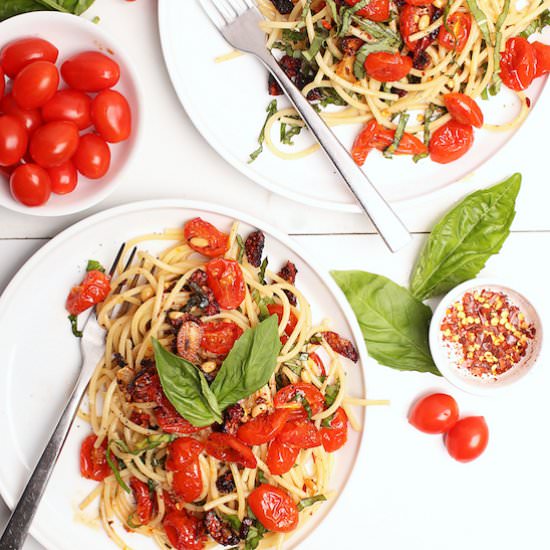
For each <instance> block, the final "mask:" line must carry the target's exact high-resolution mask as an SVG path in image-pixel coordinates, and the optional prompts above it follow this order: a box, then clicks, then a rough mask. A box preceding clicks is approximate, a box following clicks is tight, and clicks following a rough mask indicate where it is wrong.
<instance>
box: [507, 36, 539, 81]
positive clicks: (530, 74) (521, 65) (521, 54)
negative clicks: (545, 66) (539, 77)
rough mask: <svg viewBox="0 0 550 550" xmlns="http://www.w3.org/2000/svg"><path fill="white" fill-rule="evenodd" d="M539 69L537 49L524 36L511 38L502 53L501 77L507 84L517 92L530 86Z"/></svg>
mask: <svg viewBox="0 0 550 550" xmlns="http://www.w3.org/2000/svg"><path fill="white" fill-rule="evenodd" d="M536 69H537V58H536V55H535V49H534V48H533V46H532V45H531V44H530V43H529V42H528V41H527V39H525V38H523V37H522V36H516V37H514V38H509V39H508V40H507V41H506V48H505V50H504V51H503V52H502V53H501V54H500V78H502V82H503V84H504V85H505V86H507V87H508V88H510V89H511V90H515V91H516V92H518V91H520V90H525V88H528V87H529V85H530V84H531V82H533V79H534V78H535V72H536Z"/></svg>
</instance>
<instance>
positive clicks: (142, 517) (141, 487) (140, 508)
mask: <svg viewBox="0 0 550 550" xmlns="http://www.w3.org/2000/svg"><path fill="white" fill-rule="evenodd" d="M130 488H131V489H132V493H133V494H134V499H135V501H136V511H135V512H134V513H133V514H132V520H133V523H137V524H138V525H147V524H148V523H149V522H150V521H151V519H152V518H153V511H154V506H155V501H154V500H153V496H152V495H151V492H150V491H149V486H148V485H147V483H143V481H141V480H140V479H138V478H137V477H132V478H130Z"/></svg>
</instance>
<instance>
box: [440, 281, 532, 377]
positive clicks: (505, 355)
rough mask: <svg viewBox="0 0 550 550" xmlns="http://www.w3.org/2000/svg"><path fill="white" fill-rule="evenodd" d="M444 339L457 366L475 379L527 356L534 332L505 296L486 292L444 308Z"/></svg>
mask: <svg viewBox="0 0 550 550" xmlns="http://www.w3.org/2000/svg"><path fill="white" fill-rule="evenodd" d="M441 332H442V334H443V340H445V341H447V342H449V343H451V345H452V347H453V348H454V349H455V350H456V351H457V353H458V356H459V366H461V367H463V368H466V369H467V370H468V371H469V372H470V373H471V374H473V375H474V376H478V377H486V376H493V377H496V376H498V375H500V374H503V373H505V372H506V371H508V370H510V369H511V368H512V367H513V366H515V365H517V364H518V363H519V362H520V361H521V359H522V358H523V357H525V355H526V353H527V348H528V346H529V343H530V341H531V340H533V338H534V337H535V333H536V329H535V327H534V326H533V324H532V323H529V322H527V321H526V319H525V315H524V314H523V313H522V312H521V311H520V309H519V308H518V307H517V306H515V305H514V304H512V303H511V302H510V299H509V298H508V296H506V294H504V293H502V292H495V291H492V290H488V289H483V290H481V291H474V292H466V293H465V294H464V296H462V299H461V300H458V301H457V302H455V303H454V304H453V305H452V306H451V307H450V308H449V309H447V312H446V315H445V318H444V319H443V321H442V323H441Z"/></svg>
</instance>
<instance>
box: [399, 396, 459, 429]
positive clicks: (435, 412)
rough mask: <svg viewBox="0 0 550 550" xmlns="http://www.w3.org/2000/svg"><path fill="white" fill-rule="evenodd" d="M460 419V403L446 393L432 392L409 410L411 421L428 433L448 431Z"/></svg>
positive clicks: (417, 427)
mask: <svg viewBox="0 0 550 550" xmlns="http://www.w3.org/2000/svg"><path fill="white" fill-rule="evenodd" d="M457 420H458V405H457V403H456V401H455V400H454V398H452V397H451V396H450V395H447V394H445V393H432V394H431V395H427V396H426V397H423V398H422V399H420V400H418V401H417V402H416V403H415V404H414V405H413V407H412V408H411V410H410V412H409V423H410V424H412V425H413V426H414V427H415V428H416V429H417V430H420V431H421V432H424V433H427V434H443V433H446V432H448V431H449V430H450V429H451V428H452V427H453V426H454V425H455V424H456V422H457Z"/></svg>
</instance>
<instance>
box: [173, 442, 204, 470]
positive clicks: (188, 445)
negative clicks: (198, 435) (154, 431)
mask: <svg viewBox="0 0 550 550" xmlns="http://www.w3.org/2000/svg"><path fill="white" fill-rule="evenodd" d="M202 451H204V443H201V442H200V441H198V440H197V439H194V438H193V437H178V439H176V440H174V441H172V443H170V445H169V446H168V458H167V459H166V469H167V470H168V471H171V472H177V471H178V470H181V469H182V468H184V467H185V465H186V464H187V463H188V462H191V461H194V460H197V459H198V457H199V455H200V454H201V452H202Z"/></svg>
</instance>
